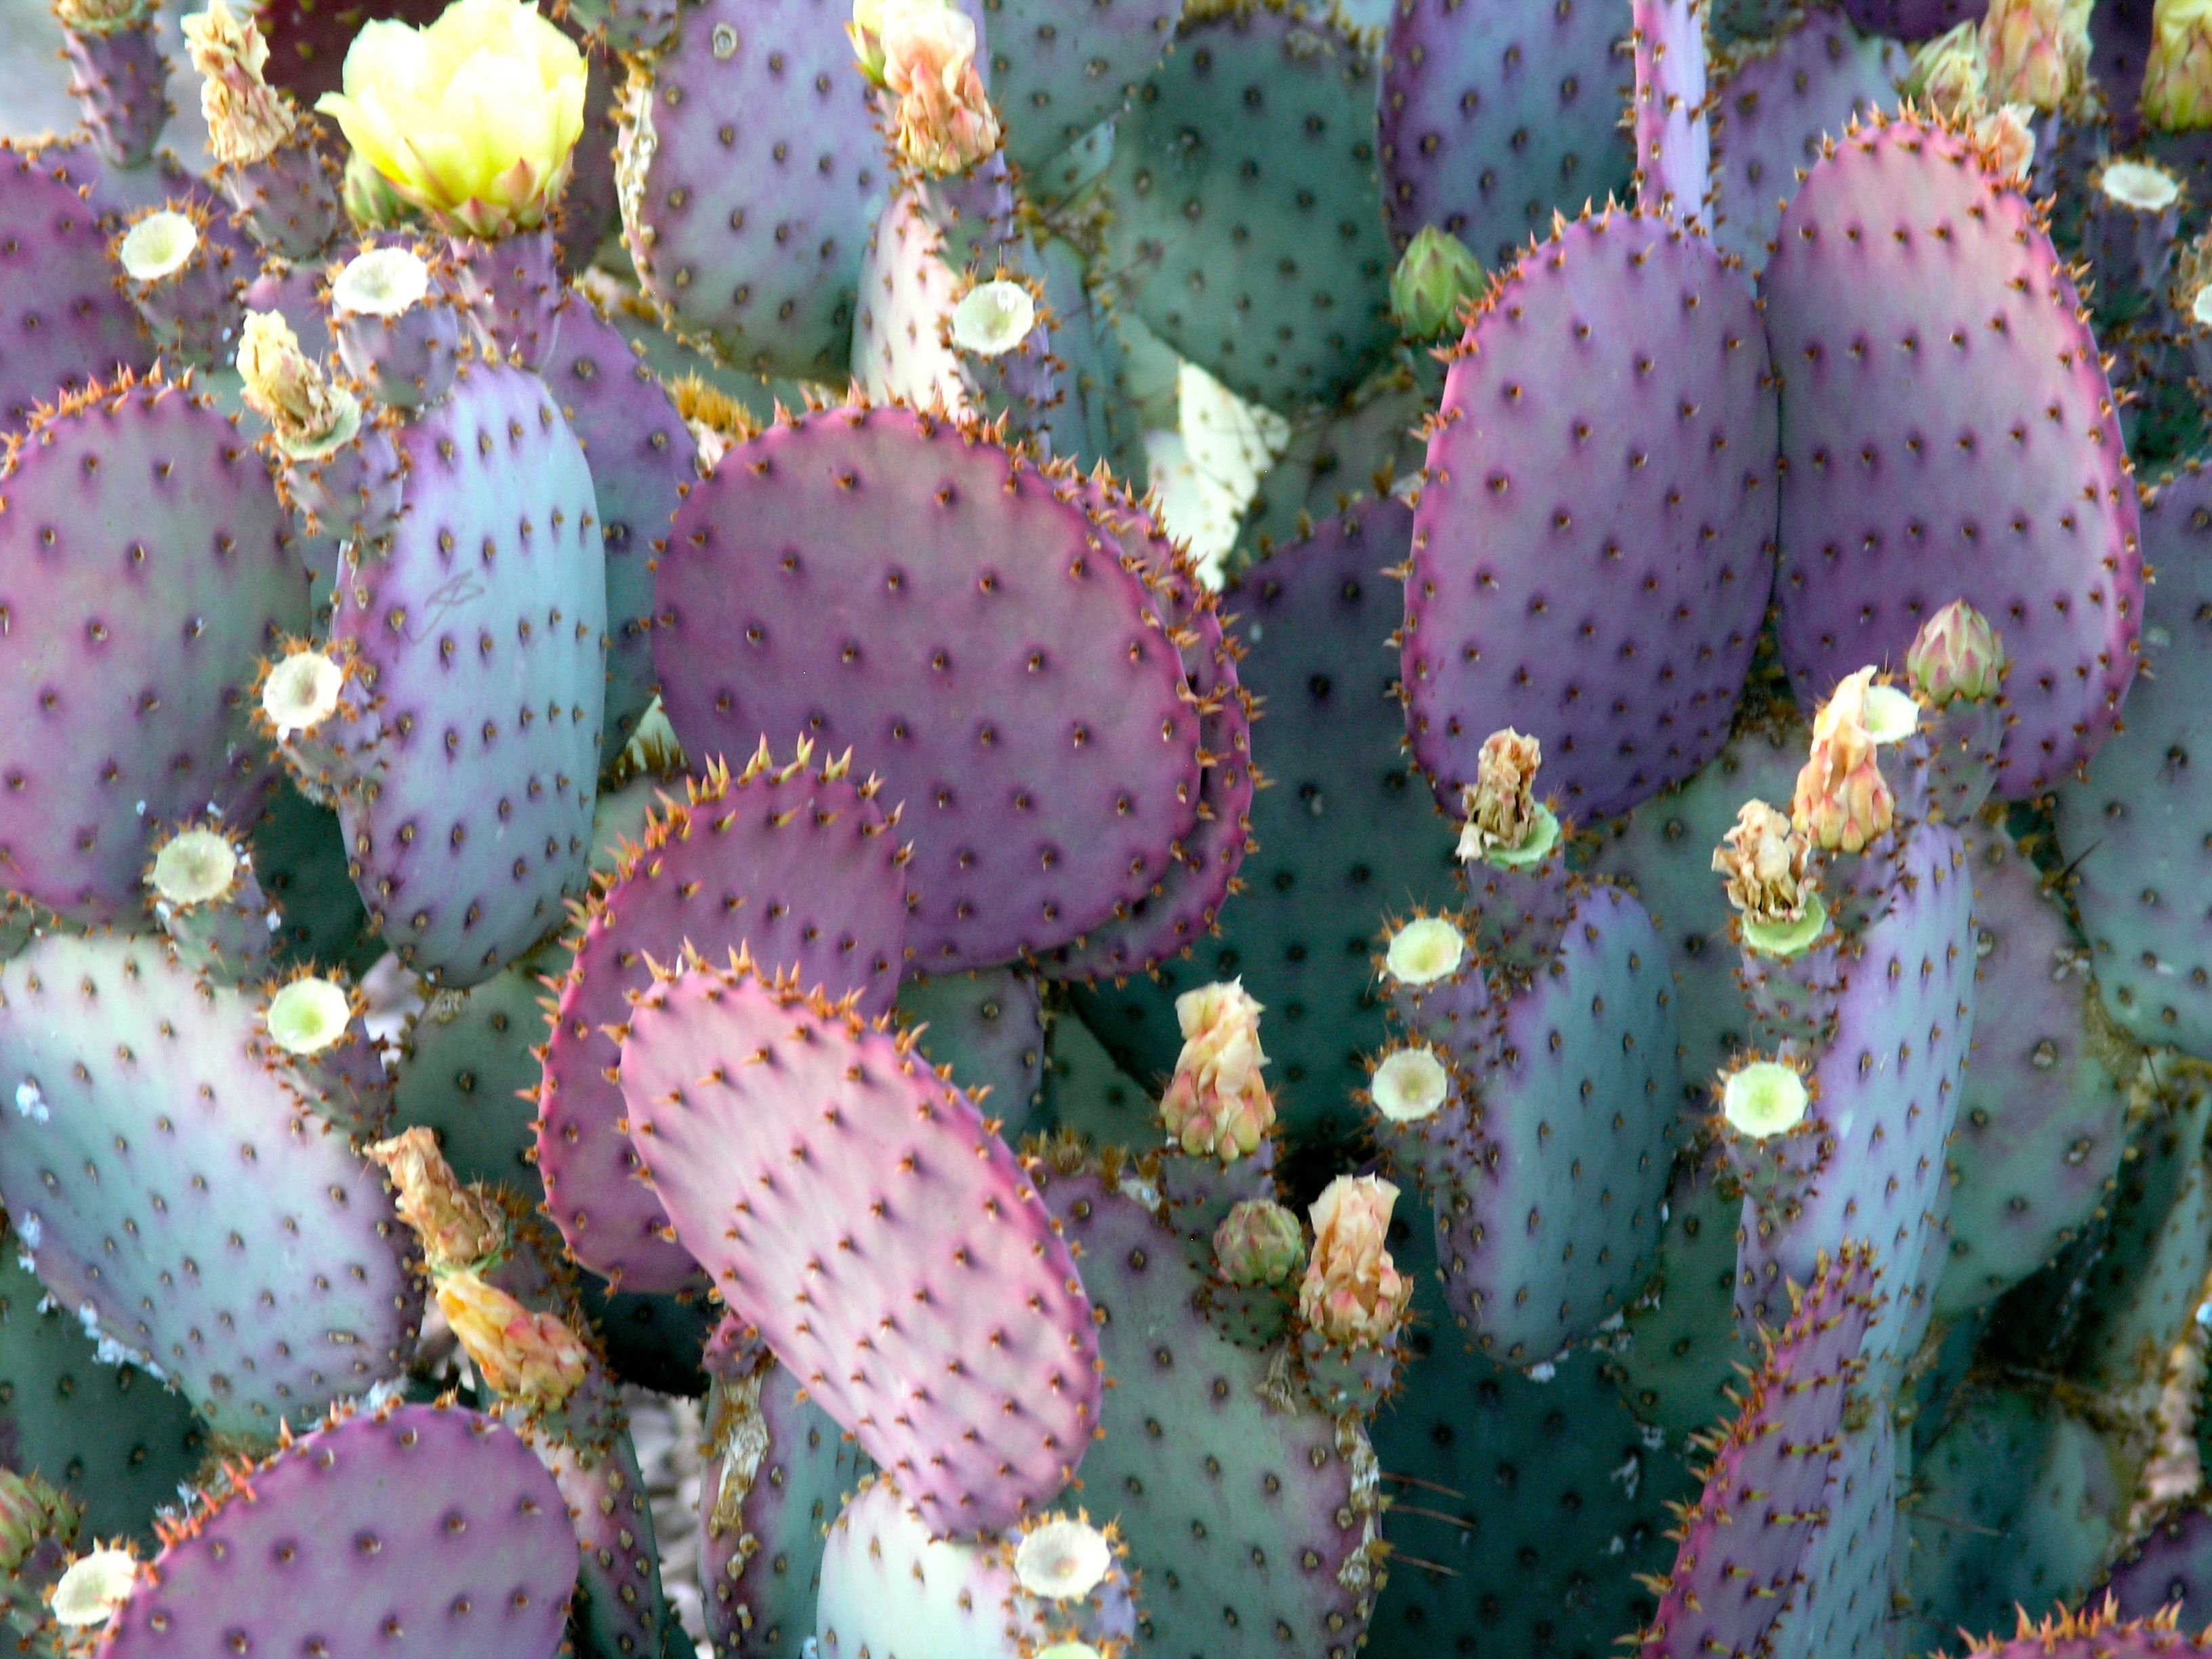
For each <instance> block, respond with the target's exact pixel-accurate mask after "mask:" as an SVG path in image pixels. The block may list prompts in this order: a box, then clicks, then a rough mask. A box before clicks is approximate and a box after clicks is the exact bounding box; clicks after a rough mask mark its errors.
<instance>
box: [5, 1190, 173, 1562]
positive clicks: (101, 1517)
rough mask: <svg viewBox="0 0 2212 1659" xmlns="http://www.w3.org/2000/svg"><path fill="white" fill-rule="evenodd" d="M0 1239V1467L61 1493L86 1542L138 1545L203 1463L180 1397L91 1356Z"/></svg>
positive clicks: (70, 1318) (70, 1322)
mask: <svg viewBox="0 0 2212 1659" xmlns="http://www.w3.org/2000/svg"><path fill="white" fill-rule="evenodd" d="M22 1248H23V1246H22V1241H21V1239H20V1238H18V1237H16V1236H15V1234H14V1233H12V1232H0V1468H7V1469H12V1470H14V1471H15V1473H16V1474H36V1475H38V1476H40V1478H41V1479H43V1480H46V1482H47V1483H48V1484H50V1485H52V1486H60V1487H66V1488H67V1489H68V1491H69V1493H70V1497H71V1498H74V1499H75V1500H76V1502H77V1503H79V1504H82V1505H83V1506H84V1525H85V1531H86V1532H87V1533H88V1534H89V1535H91V1536H93V1537H97V1538H113V1537H117V1536H119V1535H122V1534H134V1535H139V1536H144V1535H146V1534H149V1533H150V1532H151V1530H152V1528H153V1522H154V1514H155V1510H159V1509H161V1508H162V1507H163V1506H164V1505H166V1504H171V1503H173V1502H174V1501H175V1500H176V1495H177V1486H178V1485H179V1483H180V1482H182V1481H184V1480H189V1479H190V1478H191V1474H192V1472H193V1471H194V1470H195V1469H197V1468H198V1467H199V1464H200V1460H201V1459H202V1458H203V1457H204V1456H205V1455H206V1454H207V1435H206V1431H204V1430H203V1429H202V1428H201V1426H200V1424H199V1420H198V1419H197V1418H195V1417H194V1416H193V1415H192V1408H191V1406H190V1405H189V1404H188V1403H187V1402H186V1401H185V1398H184V1396H183V1395H178V1394H173V1393H171V1392H170V1391H169V1390H168V1389H165V1388H163V1387H162V1386H161V1383H160V1382H159V1381H157V1380H156V1379H155V1377H154V1376H151V1375H150V1374H149V1373H148V1372H145V1371H143V1370H139V1369H138V1367H137V1366H136V1365H132V1364H127V1363H125V1364H116V1363H115V1361H114V1359H113V1358H112V1357H110V1358H103V1357H102V1356H101V1353H100V1346H99V1344H98V1343H97V1342H96V1341H95V1340H94V1339H93V1338H92V1337H90V1336H88V1335H87V1334H85V1330H84V1327H83V1325H82V1323H81V1322H79V1321H78V1319H77V1316H76V1313H75V1312H74V1311H73V1310H69V1309H65V1308H63V1307H61V1306H60V1305H59V1304H57V1303H56V1302H55V1301H54V1299H53V1298H52V1297H51V1296H49V1295H48V1294H47V1292H46V1286H45V1285H42V1284H40V1282H39V1281H38V1279H36V1278H35V1277H34V1276H33V1274H32V1273H31V1271H30V1270H29V1268H27V1267H25V1266H23V1265H22V1263H21V1262H20V1261H17V1259H16V1256H17V1253H18V1252H19V1251H21V1249H22Z"/></svg>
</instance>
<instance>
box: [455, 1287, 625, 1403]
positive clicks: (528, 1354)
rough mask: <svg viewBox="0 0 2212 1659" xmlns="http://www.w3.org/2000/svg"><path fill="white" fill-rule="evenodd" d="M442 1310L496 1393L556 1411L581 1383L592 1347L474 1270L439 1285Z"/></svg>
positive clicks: (487, 1386) (554, 1320)
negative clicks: (588, 1347) (485, 1279)
mask: <svg viewBox="0 0 2212 1659" xmlns="http://www.w3.org/2000/svg"><path fill="white" fill-rule="evenodd" d="M437 1290H438V1310H439V1311H440V1312H441V1313H442V1314H444V1315H445V1316H446V1322H447V1324H448V1325H451V1326H452V1327H453V1334H454V1335H455V1336H456V1337H458V1338H459V1339H460V1344H461V1346H462V1347H463V1348H465V1349H466V1350H467V1351H468V1356H469V1358H470V1359H471V1361H472V1362H473V1363H474V1364H475V1365H476V1368H477V1375H478V1376H482V1377H483V1381H484V1386H485V1387H486V1388H488V1389H490V1390H491V1391H492V1392H493V1393H494V1394H497V1395H506V1396H507V1398H508V1399H510V1400H514V1401H520V1403H521V1404H523V1405H525V1406H532V1407H540V1408H542V1409H546V1410H554V1409H557V1408H558V1407H560V1406H562V1404H563V1403H564V1402H565V1401H567V1400H568V1396H569V1395H572V1394H574V1393H575V1391H576V1390H577V1389H579V1388H580V1387H581V1386H582V1384H583V1381H584V1369H585V1365H586V1363H587V1362H588V1360H589V1359H590V1358H591V1351H590V1350H589V1349H587V1348H586V1347H585V1346H584V1345H583V1343H582V1341H581V1340H580V1339H579V1338H578V1337H577V1335H576V1334H575V1333H574V1331H572V1330H570V1329H569V1328H568V1326H566V1325H564V1324H563V1323H562V1322H561V1321H560V1320H558V1319H556V1317H554V1316H553V1315H551V1314H542V1313H532V1312H531V1310H529V1309H527V1308H526V1307H524V1306H523V1305H522V1304H520V1302H518V1301H516V1300H515V1299H514V1298H513V1297H511V1296H509V1295H508V1294H507V1292H506V1291H502V1290H501V1289H499V1288H498V1287H497V1286H495V1285H487V1284H485V1283H484V1281H483V1279H479V1278H478V1277H477V1275H476V1274H475V1273H467V1272H462V1273H447V1274H446V1275H445V1276H444V1277H443V1278H441V1279H439V1280H438V1283H437Z"/></svg>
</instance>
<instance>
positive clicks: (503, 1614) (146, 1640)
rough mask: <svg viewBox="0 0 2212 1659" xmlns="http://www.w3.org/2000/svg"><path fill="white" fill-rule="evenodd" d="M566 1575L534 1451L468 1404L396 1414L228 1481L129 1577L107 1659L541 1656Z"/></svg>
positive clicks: (559, 1534) (563, 1548)
mask: <svg viewBox="0 0 2212 1659" xmlns="http://www.w3.org/2000/svg"><path fill="white" fill-rule="evenodd" d="M249 1566H250V1569H251V1570H250V1571H247V1570H246V1569H247V1568H248V1567H249ZM575 1577H576V1542H575V1538H574V1534H572V1533H571V1532H570V1531H569V1528H568V1507H567V1505H566V1504H563V1503H562V1498H561V1493H560V1490H559V1488H557V1487H556V1486H555V1485H554V1484H553V1481H552V1479H551V1477H550V1476H549V1475H548V1474H546V1472H545V1471H544V1468H541V1467H539V1465H538V1460H537V1458H535V1457H534V1456H532V1455H531V1452H530V1449H529V1448H528V1447H526V1445H524V1444H523V1443H522V1442H521V1441H520V1439H519V1438H517V1437H515V1435H514V1434H513V1433H512V1432H511V1431H508V1430H507V1429H504V1428H502V1427H501V1426H500V1425H499V1424H498V1423H496V1422H495V1421H494V1420H493V1419H490V1418H488V1417H483V1416H480V1415H478V1414H477V1413H475V1412H471V1411H464V1410H462V1409H460V1408H459V1407H448V1406H403V1407H398V1408H396V1409H391V1408H387V1409H385V1410H381V1411H377V1412H371V1413H361V1414H358V1415H356V1416H353V1417H349V1418H347V1419H343V1421H340V1422H337V1423H335V1424H332V1425H330V1426H327V1427H325V1428H322V1429H319V1430H318V1431H316V1432H315V1433H313V1434H311V1435H308V1436H307V1437H304V1438H302V1439H300V1440H295V1441H294V1442H293V1443H291V1444H290V1445H289V1446H288V1447H287V1448H285V1449H284V1450H283V1451H281V1452H279V1453H278V1454H277V1455H276V1456H275V1457H273V1458H271V1459H270V1461H269V1462H266V1463H264V1464H262V1465H261V1466H260V1467H258V1468H248V1469H246V1470H243V1471H241V1472H240V1474H238V1475H234V1476H233V1477H232V1489H231V1491H230V1492H229V1493H228V1496H227V1497H226V1498H224V1499H223V1500H222V1503H221V1504H219V1505H216V1506H210V1507H209V1508H206V1509H202V1510H197V1511H196V1512H195V1513H194V1514H193V1515H192V1516H191V1518H190V1519H189V1520H188V1521H187V1522H186V1523H185V1526H184V1528H183V1529H182V1530H181V1531H180V1532H179V1534H178V1536H177V1537H176V1539H175V1540H174V1541H173V1542H172V1543H171V1544H170V1545H169V1546H168V1547H167V1548H166V1549H165V1550H163V1551H162V1552H161V1555H160V1557H159V1558H157V1559H155V1561H154V1562H153V1563H152V1564H151V1565H150V1566H149V1567H144V1568H142V1569H140V1572H139V1577H138V1583H137V1587H136V1588H135V1589H134V1590H133V1592H132V1594H131V1599H130V1600H129V1601H127V1602H125V1604H124V1606H123V1607H122V1609H121V1610H120V1611H119V1612H118V1613H117V1614H116V1615H115V1618H114V1620H113V1622H112V1625H111V1626H109V1628H108V1630H107V1632H106V1635H105V1637H104V1638H103V1640H102V1644H101V1651H102V1652H103V1653H109V1654H113V1655H115V1656H116V1659H154V1656H157V1655H158V1656H163V1659H184V1656H190V1659H220V1656H224V1655H230V1656H236V1655H237V1654H239V1653H241V1652H246V1653H283V1654H295V1653H296V1654H317V1653H329V1654H333V1655H336V1654H364V1653H374V1652H379V1651H389V1650H390V1648H391V1646H392V1644H395V1643H396V1642H398V1641H399V1640H401V1639H404V1638H410V1637H411V1638H415V1640H416V1642H418V1643H423V1644H432V1645H435V1648H436V1649H438V1650H441V1651H447V1652H453V1653H462V1652H465V1653H468V1654H471V1655H472V1656H477V1659H552V1655H553V1653H554V1651H555V1650H556V1647H557V1646H558V1645H559V1644H560V1640H561V1629H562V1616H563V1614H564V1613H566V1611H567V1609H568V1592H569V1589H570V1587H571V1586H572V1585H573V1584H574V1582H575Z"/></svg>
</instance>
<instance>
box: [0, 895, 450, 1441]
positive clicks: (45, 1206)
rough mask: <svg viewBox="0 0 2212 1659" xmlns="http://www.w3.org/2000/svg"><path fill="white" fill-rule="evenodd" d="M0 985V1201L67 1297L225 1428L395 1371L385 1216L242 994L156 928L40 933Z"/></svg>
mask: <svg viewBox="0 0 2212 1659" xmlns="http://www.w3.org/2000/svg"><path fill="white" fill-rule="evenodd" d="M0 994H4V998H5V1001H4V1004H0V1078H4V1079H5V1080H6V1082H7V1085H8V1086H9V1090H10V1091H11V1092H12V1095H13V1100H14V1104H13V1106H12V1108H11V1109H9V1111H7V1112H5V1113H0V1197H4V1198H5V1200H6V1201H7V1205H8V1208H9V1213H10V1214H11V1215H13V1216H14V1217H15V1223H16V1225H17V1227H18V1228H19V1230H20V1231H21V1234H22V1237H23V1240H24V1243H26V1244H27V1246H29V1248H30V1250H31V1254H32V1256H33V1259H34V1260H35V1261H36V1263H37V1265H38V1270H39V1276H40V1278H41V1279H44V1280H45V1281H46V1285H47V1286H48V1288H49V1289H51V1290H52V1291H53V1292H54V1294H55V1296H56V1297H58V1298H59V1299H60V1301H61V1302H62V1304H64V1306H65V1307H68V1308H70V1309H72V1310H80V1312H81V1313H82V1315H83V1316H85V1318H86V1320H87V1322H88V1324H89V1325H95V1326H96V1327H97V1328H98V1329H99V1330H100V1331H101V1332H103V1333H105V1334H106V1335H107V1336H109V1337H110V1338H112V1339H113V1340H114V1342H115V1343H116V1345H117V1346H118V1348H119V1349H120V1351H121V1352H123V1353H124V1354H125V1355H127V1356H137V1357H142V1358H144V1359H146V1360H150V1361H151V1362H152V1364H154V1365H155V1366H156V1367H158V1368H159V1369H160V1370H161V1371H162V1372H164V1373H166V1374H167V1376H170V1377H171V1378H173V1379H174V1381H175V1382H176V1383H177V1385H178V1386H179V1388H181V1389H184V1391H185V1393H186V1394H187V1395H190V1396H191V1400H192V1401H193V1403H194V1404H195V1405H197V1407H199V1408H200V1411H201V1412H202V1413H203V1414H204V1416H205V1417H206V1418H207V1419H208V1420H209V1422H210V1424H211V1425H214V1426H215V1427H216V1428H217V1429H219V1430H222V1431H227V1432H230V1433H237V1434H251V1435H262V1436H266V1435H270V1434H273V1433H275V1432H276V1424H277V1419H280V1418H284V1419H291V1420H297V1421H303V1422H304V1421H307V1420H310V1419H312V1418H313V1415H314V1414H315V1413H318V1412H319V1411H320V1410H321V1409H322V1408H323V1407H325V1406H326V1405H328V1404H329V1403H330V1402H331V1401H333V1400H336V1399H338V1398H340V1397H342V1396H344V1395H353V1394H358V1393H359V1392H361V1391H362V1389H366V1388H368V1386H369V1385H370V1384H372V1383H376V1382H378V1381H380V1380H381V1379H383V1378H386V1377H389V1376H396V1375H398V1372H399V1370H400V1369H401V1368H402V1366H403V1365H404V1363H405V1361H406V1358H407V1355H408V1352H409V1351H410V1349H411V1347H412V1345H413V1340H414V1327H415V1316H416V1310H417V1309H418V1307H419V1301H418V1296H419V1292H418V1291H416V1288H415V1286H414V1285H413V1283H412V1282H411V1280H410V1276H409V1274H408V1272H407V1270H406V1267H405V1264H404V1262H403V1261H401V1259H400V1255H399V1250H400V1240H401V1237H403V1236H404V1230H401V1229H399V1228H398V1224H397V1222H396V1221H395V1220H394V1218H393V1214H392V1200H391V1198H390V1196H389V1195H388V1194H387V1193H386V1189H385V1186H384V1183H383V1182H382V1181H381V1180H380V1178H379V1177H378V1176H377V1175H376V1174H375V1173H374V1171H373V1170H370V1169H369V1168H368V1166H367V1165H366V1164H362V1162H361V1160H360V1159H359V1158H356V1157H355V1156H354V1154H353V1152H351V1151H350V1150H349V1148H348V1146H347V1145H346V1143H345V1140H344V1139H343V1136H341V1135H340V1134H338V1133H337V1132H336V1131H334V1130H332V1129H331V1128H330V1127H328V1126H327V1125H326V1124H325V1122H324V1121H323V1120H322V1119H321V1118H320V1117H319V1116H317V1115H315V1114H314V1113H313V1112H311V1111H309V1110H308V1109H307V1108H306V1107H305V1105H304V1104H303V1103H301V1100H300V1098H299V1097H298V1096H297V1094H296V1093H295V1091H294V1090H293V1089H292V1088H291V1087H290V1086H289V1085H288V1084H287V1083H285V1082H284V1081H283V1079H281V1078H280V1076H279V1075H278V1074H277V1073H276V1072H275V1071H274V1070H273V1069H266V1067H267V1061H266V1059H265V1057H264V1054H263V1053H262V1048H263V1038H262V1033H261V1017H260V1004H259V999H258V996H255V995H251V994H243V993H240V992H236V991H227V990H221V989H216V988H215V987H206V986H203V985H201V984H199V983H198V982H197V981H196V980H195V978H194V976H193V975H191V972H190V971H189V970H188V969H185V968H183V967H181V966H179V964H178V963H176V962H175V960H174V959H173V957H172V956H171V955H170V954H169V952H168V951H167V948H166V947H165V946H164V945H161V944H158V943H155V942H154V941H150V940H148V941H139V942H131V941H125V940H120V939H69V938H65V937H62V936H58V935H56V936H51V937H49V938H47V939H45V940H43V941H41V942H40V944H39V945H36V946H35V947H33V949H32V950H30V951H27V952H25V953H24V954H23V955H22V956H21V957H18V958H16V960H15V961H14V962H12V963H9V964H8V966H7V968H6V969H5V972H4V975H0ZM126 1239H127V1240H128V1241H130V1243H129V1247H128V1248H125V1247H124V1245H123V1244H122V1243H121V1242H120V1241H122V1240H126Z"/></svg>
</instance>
